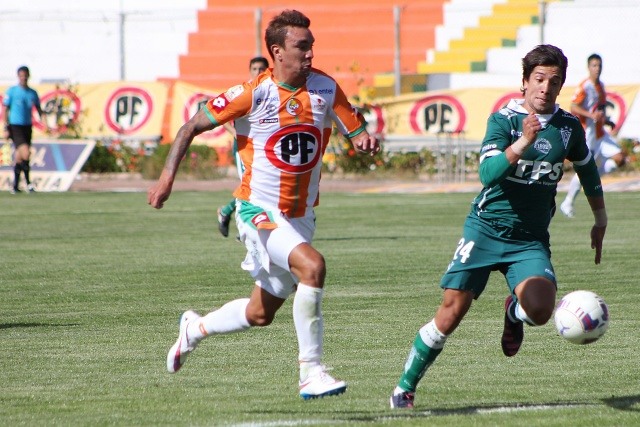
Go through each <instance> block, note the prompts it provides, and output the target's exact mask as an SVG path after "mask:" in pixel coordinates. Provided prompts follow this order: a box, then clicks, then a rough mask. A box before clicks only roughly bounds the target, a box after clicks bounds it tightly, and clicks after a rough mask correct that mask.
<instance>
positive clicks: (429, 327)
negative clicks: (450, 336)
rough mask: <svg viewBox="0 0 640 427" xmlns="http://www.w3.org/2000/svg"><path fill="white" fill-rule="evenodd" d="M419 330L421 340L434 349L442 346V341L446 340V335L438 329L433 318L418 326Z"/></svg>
mask: <svg viewBox="0 0 640 427" xmlns="http://www.w3.org/2000/svg"><path fill="white" fill-rule="evenodd" d="M419 332H420V338H422V342H424V343H425V344H426V345H427V346H429V348H433V349H435V350H437V349H440V348H442V347H444V343H445V342H446V341H447V335H445V334H443V333H442V332H440V331H439V330H438V327H437V326H436V322H435V321H434V320H432V321H431V322H429V323H427V324H426V325H424V326H423V327H422V328H420V331H419Z"/></svg>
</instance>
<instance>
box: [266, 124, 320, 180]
mask: <svg viewBox="0 0 640 427" xmlns="http://www.w3.org/2000/svg"><path fill="white" fill-rule="evenodd" d="M265 154H266V156H267V159H269V162H271V164H272V165H273V166H275V167H276V168H278V169H280V170H282V171H284V172H288V173H293V174H301V173H305V172H308V171H310V170H311V169H313V168H314V166H316V165H317V164H318V161H319V160H320V158H321V157H322V135H321V134H320V130H319V129H318V128H316V127H315V126H312V125H310V124H306V123H298V124H293V125H289V126H285V127H283V128H281V129H279V130H278V131H276V132H275V133H274V134H273V135H271V136H270V137H269V139H268V140H267V141H266V144H265Z"/></svg>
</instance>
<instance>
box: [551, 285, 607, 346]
mask: <svg viewBox="0 0 640 427" xmlns="http://www.w3.org/2000/svg"><path fill="white" fill-rule="evenodd" d="M553 318H554V320H555V323H556V329H557V330H558V333H559V334H560V336H561V337H563V338H564V339H566V340H567V341H569V342H572V343H574V344H589V343H592V342H594V341H597V340H598V338H600V337H601V336H602V335H604V333H605V332H606V331H607V328H608V327H609V308H608V307H607V304H606V303H605V302H604V300H603V299H602V298H600V297H599V296H598V295H596V294H594V293H593V292H590V291H574V292H570V293H568V294H567V295H565V296H564V297H563V298H562V299H561V300H560V301H559V302H558V305H556V311H555V313H554V316H553Z"/></svg>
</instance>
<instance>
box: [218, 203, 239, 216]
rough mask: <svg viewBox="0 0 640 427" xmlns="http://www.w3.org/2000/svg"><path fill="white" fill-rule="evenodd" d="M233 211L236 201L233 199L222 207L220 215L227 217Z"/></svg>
mask: <svg viewBox="0 0 640 427" xmlns="http://www.w3.org/2000/svg"><path fill="white" fill-rule="evenodd" d="M235 210H236V199H233V200H231V201H230V202H229V203H228V204H226V205H224V206H223V207H222V209H220V212H221V213H222V215H227V216H229V215H231V214H232V213H233V211H235Z"/></svg>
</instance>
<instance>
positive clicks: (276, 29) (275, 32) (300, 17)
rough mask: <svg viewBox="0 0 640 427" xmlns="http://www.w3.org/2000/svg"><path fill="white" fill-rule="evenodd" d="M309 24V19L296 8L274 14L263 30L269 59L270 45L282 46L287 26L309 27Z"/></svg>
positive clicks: (270, 53) (271, 53) (271, 54)
mask: <svg viewBox="0 0 640 427" xmlns="http://www.w3.org/2000/svg"><path fill="white" fill-rule="evenodd" d="M310 25H311V20H310V19H309V18H307V17H306V16H305V15H304V14H303V13H302V12H299V11H297V10H289V9H287V10H284V11H282V12H281V13H280V15H276V16H275V17H274V18H273V19H272V20H271V22H269V26H268V27H267V30H266V31H265V32H264V42H265V44H266V45H267V51H268V52H269V55H270V56H271V59H273V52H271V46H273V45H274V44H275V45H278V46H284V41H285V38H286V37H287V27H300V28H309V26H310Z"/></svg>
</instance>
